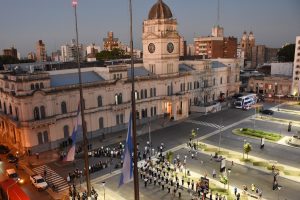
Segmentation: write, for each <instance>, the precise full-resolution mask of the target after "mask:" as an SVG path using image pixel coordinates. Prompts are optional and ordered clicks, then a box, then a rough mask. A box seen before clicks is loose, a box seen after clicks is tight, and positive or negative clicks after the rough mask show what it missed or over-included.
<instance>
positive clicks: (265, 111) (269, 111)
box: [260, 110, 274, 115]
mask: <svg viewBox="0 0 300 200" xmlns="http://www.w3.org/2000/svg"><path fill="white" fill-rule="evenodd" d="M260 112H261V114H264V115H273V114H274V111H273V110H262V111H260Z"/></svg>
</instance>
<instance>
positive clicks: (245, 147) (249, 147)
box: [244, 142, 252, 159]
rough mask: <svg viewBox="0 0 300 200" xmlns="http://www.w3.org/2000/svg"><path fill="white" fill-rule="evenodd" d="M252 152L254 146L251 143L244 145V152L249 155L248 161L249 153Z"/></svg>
mask: <svg viewBox="0 0 300 200" xmlns="http://www.w3.org/2000/svg"><path fill="white" fill-rule="evenodd" d="M251 150H252V146H251V144H250V143H249V142H247V143H246V144H244V152H245V153H246V154H247V159H248V154H249V152H250V151H251Z"/></svg>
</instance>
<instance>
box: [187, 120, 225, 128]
mask: <svg viewBox="0 0 300 200" xmlns="http://www.w3.org/2000/svg"><path fill="white" fill-rule="evenodd" d="M185 122H189V123H193V124H199V125H203V126H209V127H212V128H217V129H221V128H224V126H222V125H218V124H214V123H209V122H205V121H197V120H192V119H189V120H186V121H185Z"/></svg>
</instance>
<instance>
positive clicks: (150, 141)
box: [148, 117, 152, 157]
mask: <svg viewBox="0 0 300 200" xmlns="http://www.w3.org/2000/svg"><path fill="white" fill-rule="evenodd" d="M148 125H149V127H148V131H149V149H150V157H151V155H152V154H151V151H152V140H151V119H150V117H149V124H148Z"/></svg>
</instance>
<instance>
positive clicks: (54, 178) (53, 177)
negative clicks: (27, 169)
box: [33, 165, 69, 192]
mask: <svg viewBox="0 0 300 200" xmlns="http://www.w3.org/2000/svg"><path fill="white" fill-rule="evenodd" d="M45 169H46V171H47V175H46V181H47V183H53V184H54V185H55V186H56V187H57V190H58V191H59V192H60V191H63V190H65V189H67V188H69V185H68V183H67V181H66V180H65V179H63V178H62V177H61V176H60V175H58V174H57V173H56V172H55V171H54V170H52V169H51V168H50V167H48V166H47V165H41V166H38V167H36V168H34V169H33V171H34V172H35V173H37V174H40V175H41V176H43V175H44V170H45Z"/></svg>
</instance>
